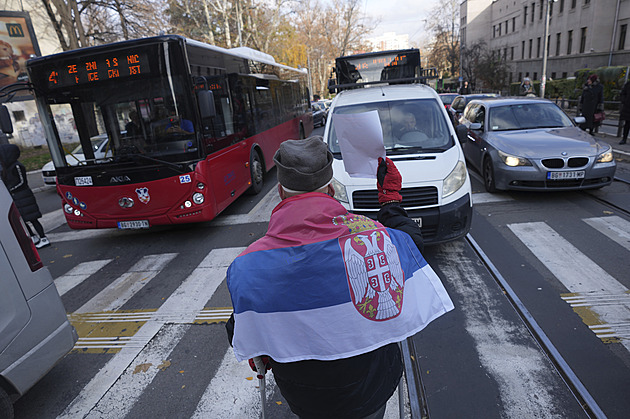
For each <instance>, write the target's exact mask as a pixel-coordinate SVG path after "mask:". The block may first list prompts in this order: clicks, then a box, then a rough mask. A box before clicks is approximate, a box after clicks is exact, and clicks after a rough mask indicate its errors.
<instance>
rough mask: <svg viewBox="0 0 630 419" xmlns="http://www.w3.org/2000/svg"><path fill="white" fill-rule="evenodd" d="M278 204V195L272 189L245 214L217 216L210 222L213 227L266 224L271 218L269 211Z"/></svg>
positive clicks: (275, 190) (276, 191)
mask: <svg viewBox="0 0 630 419" xmlns="http://www.w3.org/2000/svg"><path fill="white" fill-rule="evenodd" d="M279 203H280V195H278V190H277V189H276V188H272V189H271V190H270V191H269V192H267V195H265V197H264V198H263V199H261V200H260V202H258V204H256V206H255V207H254V208H252V210H251V211H249V212H248V213H247V214H237V215H225V216H221V215H220V216H218V217H217V218H215V219H214V220H212V221H211V223H212V225H215V226H228V225H237V224H249V223H263V222H264V223H268V222H269V219H270V217H271V211H272V210H273V209H274V208H275V207H276V205H278V204H279Z"/></svg>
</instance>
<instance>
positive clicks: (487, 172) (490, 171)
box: [483, 157, 497, 193]
mask: <svg viewBox="0 0 630 419" xmlns="http://www.w3.org/2000/svg"><path fill="white" fill-rule="evenodd" d="M483 185H484V186H485V187H486V191H488V192H490V193H493V192H496V191H497V188H496V184H495V181H494V167H493V166H492V159H490V157H486V158H485V160H484V161H483Z"/></svg>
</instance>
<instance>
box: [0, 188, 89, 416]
mask: <svg viewBox="0 0 630 419" xmlns="http://www.w3.org/2000/svg"><path fill="white" fill-rule="evenodd" d="M0 290H1V292H0V418H3V419H4V418H12V417H13V404H12V402H13V401H15V400H16V399H17V398H19V397H20V396H22V395H23V394H24V393H25V392H26V391H27V390H28V389H29V388H31V387H32V386H33V385H34V384H35V383H36V382H37V381H38V380H39V379H40V378H42V377H43V376H44V375H45V374H46V373H47V372H48V371H49V370H50V369H51V368H52V367H53V366H54V365H55V364H56V363H57V362H58V361H59V360H60V359H61V358H62V357H63V356H64V355H65V354H66V353H68V351H70V350H71V349H72V347H73V346H74V344H75V342H76V341H77V338H78V336H77V333H76V331H75V330H74V327H72V325H71V324H70V322H68V318H67V316H66V311H65V309H64V306H63V304H62V302H61V298H60V297H59V293H58V292H57V288H56V287H55V285H54V283H53V278H52V276H51V275H50V272H49V271H48V269H47V268H45V267H44V265H43V264H42V261H41V260H40V258H39V254H38V253H37V249H35V246H34V245H33V241H32V240H31V238H30V237H29V235H28V234H27V232H26V227H25V226H24V222H23V221H22V217H20V213H19V212H18V210H17V207H16V206H15V204H14V203H13V200H12V198H11V195H10V194H9V192H8V191H7V188H6V187H5V185H4V183H3V182H0Z"/></svg>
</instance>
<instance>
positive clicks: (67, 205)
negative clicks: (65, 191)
mask: <svg viewBox="0 0 630 419" xmlns="http://www.w3.org/2000/svg"><path fill="white" fill-rule="evenodd" d="M63 210H64V211H65V212H67V213H68V214H72V211H73V209H72V207H71V206H70V205H69V204H63Z"/></svg>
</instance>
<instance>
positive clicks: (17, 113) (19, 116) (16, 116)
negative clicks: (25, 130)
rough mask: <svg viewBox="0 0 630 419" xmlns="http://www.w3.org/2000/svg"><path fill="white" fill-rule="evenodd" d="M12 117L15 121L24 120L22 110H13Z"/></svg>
mask: <svg viewBox="0 0 630 419" xmlns="http://www.w3.org/2000/svg"><path fill="white" fill-rule="evenodd" d="M13 118H14V119H15V122H19V121H26V116H25V115H24V111H13Z"/></svg>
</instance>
